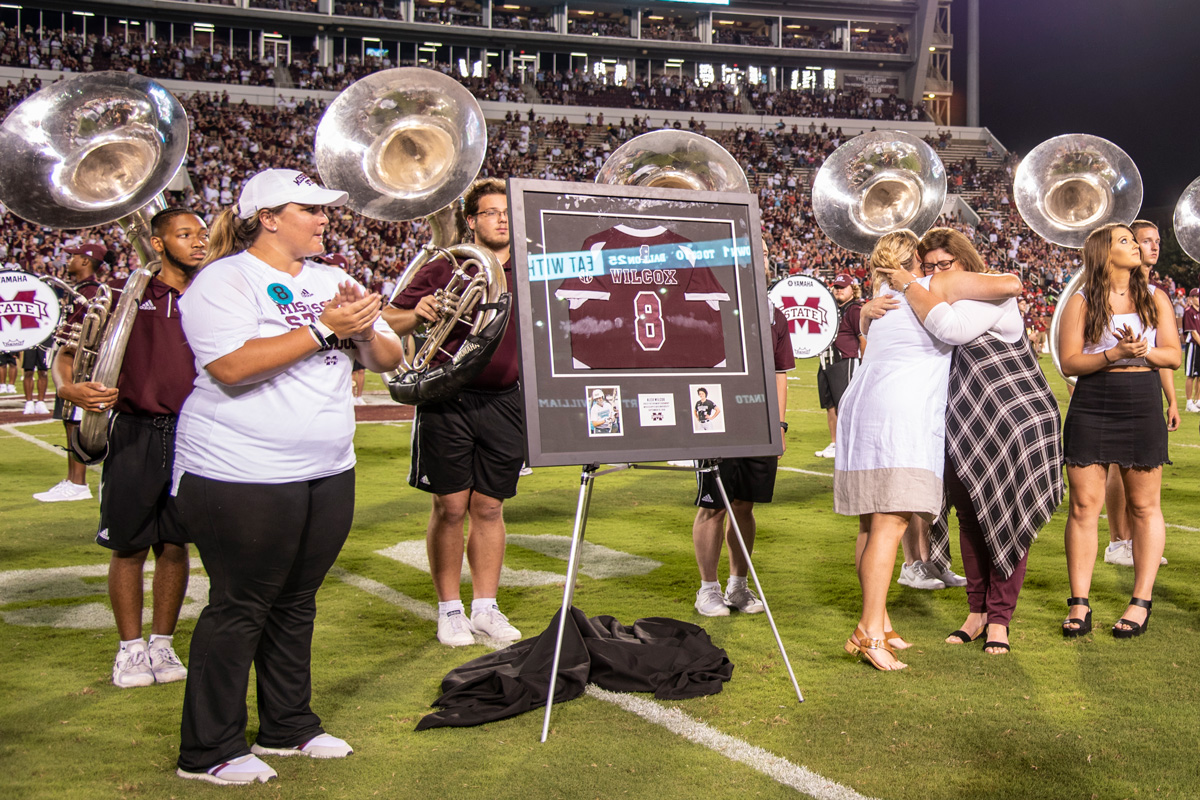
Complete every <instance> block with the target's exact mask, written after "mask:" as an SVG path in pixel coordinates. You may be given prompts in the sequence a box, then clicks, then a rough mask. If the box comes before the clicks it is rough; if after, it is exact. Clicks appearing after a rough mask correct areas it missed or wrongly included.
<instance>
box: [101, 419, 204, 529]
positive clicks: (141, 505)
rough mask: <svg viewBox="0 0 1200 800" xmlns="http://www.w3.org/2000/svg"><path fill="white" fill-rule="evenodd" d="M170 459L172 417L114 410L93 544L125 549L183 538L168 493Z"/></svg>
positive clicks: (172, 502)
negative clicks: (97, 526)
mask: <svg viewBox="0 0 1200 800" xmlns="http://www.w3.org/2000/svg"><path fill="white" fill-rule="evenodd" d="M174 463H175V417H173V416H164V417H139V416H135V415H132V414H118V415H117V416H116V418H115V419H114V420H113V422H112V423H111V426H110V427H109V431H108V455H107V456H106V457H105V459H104V471H103V472H102V473H101V474H100V531H99V533H97V534H96V544H98V545H100V546H102V547H107V548H109V549H110V550H117V551H119V552H126V551H131V550H144V549H146V548H147V547H150V546H151V545H155V544H158V543H159V542H173V543H176V544H182V543H184V542H186V541H187V535H186V534H185V533H184V531H183V527H182V525H181V524H180V520H179V512H178V510H177V508H176V505H175V498H174V497H171V468H172V466H173V465H174Z"/></svg>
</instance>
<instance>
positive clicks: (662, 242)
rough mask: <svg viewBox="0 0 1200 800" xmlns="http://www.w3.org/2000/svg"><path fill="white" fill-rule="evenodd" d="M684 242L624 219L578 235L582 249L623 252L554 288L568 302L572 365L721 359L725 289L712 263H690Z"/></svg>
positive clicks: (693, 363) (703, 364) (709, 363)
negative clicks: (600, 270)
mask: <svg viewBox="0 0 1200 800" xmlns="http://www.w3.org/2000/svg"><path fill="white" fill-rule="evenodd" d="M690 244H691V242H690V241H689V240H688V239H685V238H684V237H682V236H680V235H678V234H676V233H673V232H671V231H669V230H667V229H666V228H663V227H654V228H650V229H646V230H638V229H636V228H630V227H628V226H626V225H617V226H616V227H613V228H610V229H608V230H606V231H601V232H600V233H597V234H594V235H592V236H589V237H588V238H587V239H586V240H584V243H583V249H584V250H591V251H593V252H595V251H599V250H605V251H613V250H619V251H628V252H627V253H622V255H623V256H624V259H623V265H622V266H615V265H614V263H613V260H609V262H608V269H607V271H606V273H605V274H604V275H601V276H597V277H583V278H570V279H568V280H565V281H563V283H562V285H561V286H559V288H558V289H557V291H555V293H554V296H555V297H556V298H558V299H559V300H561V301H566V302H567V304H568V314H569V316H570V321H571V323H570V324H571V356H572V359H573V361H574V366H575V368H576V369H614V368H618V369H663V368H672V367H676V368H679V367H693V368H695V367H699V368H711V367H722V366H725V337H724V333H723V331H722V328H721V307H720V303H721V302H727V301H728V300H729V294H728V293H727V292H726V291H725V288H724V287H723V286H721V283H720V281H718V280H717V277H716V275H714V274H713V272H712V270H710V269H709V268H708V267H695V266H693V265H694V264H695V256H694V254H693V252H692V250H691V248H690V247H689V245H690ZM672 245H674V247H671V246H672ZM664 255H665V256H666V257H665V258H662V257H663V256H664ZM660 259H661V260H660ZM676 265H679V266H676ZM680 267H682V268H680Z"/></svg>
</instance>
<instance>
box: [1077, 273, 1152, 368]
mask: <svg viewBox="0 0 1200 800" xmlns="http://www.w3.org/2000/svg"><path fill="white" fill-rule="evenodd" d="M1155 291H1156V289H1155V287H1154V284H1150V296H1151V297H1154V292H1155ZM1078 294H1080V295H1082V294H1083V292H1078ZM1083 301H1084V303H1085V304H1086V303H1087V298H1086V297H1085V298H1084V300H1083ZM1126 325H1128V326H1129V329H1130V330H1132V331H1133V334H1134V336H1137V337H1138V338H1139V339H1142V338H1144V339H1145V340H1146V341H1148V342H1149V343H1150V346H1151V347H1155V346H1156V345H1157V343H1158V328H1155V327H1149V328H1145V327H1143V326H1142V319H1141V317H1139V316H1138V315H1137V312H1134V313H1132V314H1113V315H1112V319H1111V320H1109V322H1108V327H1107V328H1105V329H1104V333H1103V334H1102V335H1101V336H1100V341H1098V342H1095V343H1094V344H1093V343H1090V342H1087V341H1085V342H1084V343H1083V352H1084V353H1086V354H1087V355H1093V354H1095V353H1100V352H1103V351H1105V350H1110V349H1112V348H1114V347H1116V346H1117V342H1119V341H1120V339H1118V338H1117V333H1116V332H1117V331H1118V330H1120V329H1121V328H1124V327H1125V326H1126ZM1110 366H1113V367H1148V366H1150V362H1149V361H1147V360H1146V359H1145V357H1144V356H1143V357H1142V358H1118V359H1117V360H1116V361H1113V362H1112V364H1111V365H1110Z"/></svg>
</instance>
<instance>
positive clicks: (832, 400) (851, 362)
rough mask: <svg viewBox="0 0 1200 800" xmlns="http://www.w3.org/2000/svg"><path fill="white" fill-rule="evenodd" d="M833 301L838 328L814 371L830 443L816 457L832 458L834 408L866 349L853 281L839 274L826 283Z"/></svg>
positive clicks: (834, 426) (835, 413)
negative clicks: (815, 371)
mask: <svg viewBox="0 0 1200 800" xmlns="http://www.w3.org/2000/svg"><path fill="white" fill-rule="evenodd" d="M829 288H830V291H831V292H832V293H833V299H834V300H835V301H836V302H837V314H838V326H837V333H836V334H835V335H834V337H833V344H831V345H830V346H829V349H828V350H826V351H825V352H824V353H822V354H821V358H820V362H821V365H820V367H819V368H818V370H817V397H818V399H819V400H820V403H821V408H823V409H825V416H826V421H827V422H828V423H829V439H830V442H829V444H828V445H826V446H825V449H824V450H818V451H817V452H816V455H817V456H818V457H819V458H833V451H834V443H835V442H836V441H837V407H838V403H840V402H841V400H842V395H843V394H844V393H845V392H846V387H847V386H849V385H850V378H851V377H852V376H853V375H854V370H855V368H856V367H857V366H858V362H859V359H860V358H862V352H863V350H865V349H866V347H867V337H866V336H863V333H862V328H861V327H860V326H859V319H860V317H861V315H862V301H860V300H855V299H854V278H852V277H851V276H850V275H849V274H848V273H845V272H843V273H841V274H840V275H838V276H837V277H836V278H834V279H833V281H832V283H830V284H829Z"/></svg>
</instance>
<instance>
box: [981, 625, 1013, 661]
mask: <svg viewBox="0 0 1200 800" xmlns="http://www.w3.org/2000/svg"><path fill="white" fill-rule="evenodd" d="M989 624H990V623H987V622H985V623H983V629H984V630H987V626H988V625H989ZM996 624H997V625H999V624H1000V623H996ZM1004 633H1005V634H1007V633H1008V626H1007V625H1005V626H1004ZM989 647H991V648H994V649H1000V650H1001V652H1002V653H1007V652H1010V651H1011V650H1012V647H1010V646H1009V644H1008V642H993V641H985V642H984V643H983V651H984V652H985V653H987V650H988V648H989ZM1001 648H1003V649H1001ZM988 655H989V656H998V655H1000V653H988Z"/></svg>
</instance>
